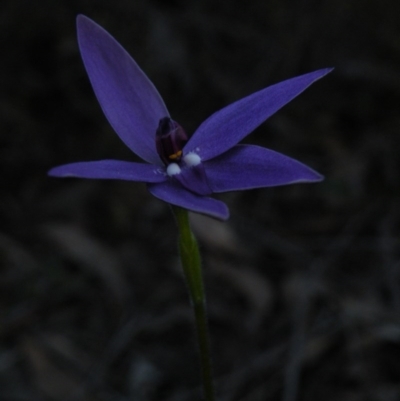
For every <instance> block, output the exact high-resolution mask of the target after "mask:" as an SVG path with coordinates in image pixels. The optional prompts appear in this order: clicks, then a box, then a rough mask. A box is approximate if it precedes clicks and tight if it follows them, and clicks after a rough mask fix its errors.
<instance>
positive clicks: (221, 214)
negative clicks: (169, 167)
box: [147, 180, 229, 220]
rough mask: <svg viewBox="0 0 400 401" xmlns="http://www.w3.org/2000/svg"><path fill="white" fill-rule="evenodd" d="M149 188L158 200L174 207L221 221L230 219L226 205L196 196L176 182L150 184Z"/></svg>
mask: <svg viewBox="0 0 400 401" xmlns="http://www.w3.org/2000/svg"><path fill="white" fill-rule="evenodd" d="M147 188H148V190H149V191H150V193H151V194H153V195H154V196H155V197H156V198H159V199H161V200H163V201H165V202H167V203H170V204H172V205H175V206H180V207H183V208H184V209H188V210H191V211H193V212H197V213H202V214H206V215H208V216H211V217H214V218H216V219H219V220H227V219H228V218H229V210H228V207H227V206H226V205H225V203H223V202H221V201H219V200H216V199H213V198H208V197H206V196H200V195H196V194H194V193H193V192H190V191H188V190H187V189H185V188H184V187H182V186H181V185H180V183H179V182H177V181H175V180H168V181H166V182H163V183H161V184H148V185H147Z"/></svg>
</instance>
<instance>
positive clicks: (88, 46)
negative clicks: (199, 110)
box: [77, 15, 169, 165]
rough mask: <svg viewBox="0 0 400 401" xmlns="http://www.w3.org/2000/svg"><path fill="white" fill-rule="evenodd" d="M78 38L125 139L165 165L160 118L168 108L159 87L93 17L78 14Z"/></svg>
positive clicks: (95, 82) (114, 123)
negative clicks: (158, 142) (158, 139)
mask: <svg viewBox="0 0 400 401" xmlns="http://www.w3.org/2000/svg"><path fill="white" fill-rule="evenodd" d="M77 27H78V42H79V48H80V51H81V55H82V59H83V62H84V64H85V67H86V71H87V73H88V75H89V78H90V82H91V83H92V86H93V90H94V92H95V94H96V96H97V99H98V101H99V103H100V105H101V107H102V109H103V112H104V114H105V116H106V117H107V119H108V121H109V122H110V124H111V126H112V127H113V128H114V130H115V132H116V133H117V134H118V135H119V137H120V138H121V139H122V141H123V142H124V143H125V144H126V145H127V146H128V147H129V148H130V149H131V150H132V151H133V152H135V153H136V154H137V155H138V156H140V157H141V158H142V159H144V160H146V161H148V162H150V163H153V164H159V165H161V164H162V163H161V160H160V158H159V156H158V154H157V152H156V148H155V134H156V130H157V127H158V122H159V120H160V119H161V118H163V117H166V116H168V115H169V114H168V110H167V108H166V107H165V104H164V102H163V100H162V98H161V96H160V95H159V93H158V92H157V89H156V88H155V87H154V85H153V84H152V83H151V81H150V80H149V79H148V78H147V76H146V75H145V74H144V72H143V71H142V70H141V69H140V67H139V66H138V65H137V64H136V62H135V61H134V60H133V59H132V57H131V56H130V55H129V54H128V53H127V52H126V50H125V49H124V48H123V47H122V46H121V45H120V44H119V43H118V42H117V41H116V40H115V39H114V38H113V37H112V36H111V35H110V34H109V33H108V32H106V31H105V30H104V29H103V28H102V27H100V26H99V25H97V24H96V23H95V22H93V21H92V20H90V19H89V18H87V17H85V16H83V15H79V16H78V18H77Z"/></svg>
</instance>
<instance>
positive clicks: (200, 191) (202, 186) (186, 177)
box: [173, 163, 212, 196]
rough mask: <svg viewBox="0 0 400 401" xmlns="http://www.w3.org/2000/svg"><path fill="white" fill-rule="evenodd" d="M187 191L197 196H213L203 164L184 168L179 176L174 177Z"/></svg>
mask: <svg viewBox="0 0 400 401" xmlns="http://www.w3.org/2000/svg"><path fill="white" fill-rule="evenodd" d="M173 177H174V178H175V179H176V180H178V181H179V182H180V183H181V184H182V185H183V186H184V187H185V188H186V189H188V190H189V191H192V192H194V193H195V194H197V195H203V196H204V195H211V194H212V190H211V188H210V185H209V184H208V179H207V176H206V172H205V170H204V165H203V164H202V163H200V164H198V165H197V166H193V167H186V168H183V169H182V171H181V172H180V173H179V174H175V175H174V176H173Z"/></svg>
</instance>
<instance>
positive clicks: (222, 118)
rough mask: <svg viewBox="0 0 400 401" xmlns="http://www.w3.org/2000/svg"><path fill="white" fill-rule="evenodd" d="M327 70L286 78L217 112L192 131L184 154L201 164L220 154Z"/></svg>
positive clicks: (327, 70) (329, 69) (328, 70)
mask: <svg viewBox="0 0 400 401" xmlns="http://www.w3.org/2000/svg"><path fill="white" fill-rule="evenodd" d="M330 71H332V69H331V68H326V69H323V70H319V71H314V72H311V73H309V74H305V75H301V76H299V77H296V78H292V79H288V80H287V81H283V82H280V83H278V84H275V85H272V86H270V87H268V88H266V89H263V90H261V91H259V92H256V93H253V94H252V95H250V96H247V97H245V98H243V99H241V100H238V101H237V102H235V103H232V104H230V105H229V106H227V107H225V108H223V109H222V110H219V111H217V112H216V113H214V114H213V115H212V116H210V117H209V118H208V119H207V120H205V121H204V122H203V123H202V124H201V125H200V127H199V128H198V129H197V130H196V132H195V133H194V134H193V136H192V138H190V140H189V142H188V143H187V144H186V146H185V148H184V154H187V153H189V152H196V153H198V154H199V156H200V157H201V159H202V160H203V161H205V160H209V159H211V158H213V157H215V156H218V155H220V154H222V153H224V152H225V151H227V150H228V149H230V148H232V147H233V146H234V145H236V144H237V143H238V142H239V141H240V140H242V139H243V138H244V137H245V136H246V135H248V134H250V132H252V131H253V130H254V129H255V128H257V127H258V126H259V125H260V124H261V123H262V122H263V121H265V120H266V119H267V118H268V117H270V116H271V115H272V114H274V113H275V112H276V111H278V110H279V109H280V108H281V107H283V106H284V105H285V104H286V103H288V102H290V101H291V100H292V99H293V98H295V97H296V96H297V95H299V94H300V93H301V92H303V91H304V90H305V89H306V88H307V87H308V86H310V85H311V84H312V83H313V82H315V81H316V80H317V79H319V78H322V77H323V76H324V75H326V74H328V72H330Z"/></svg>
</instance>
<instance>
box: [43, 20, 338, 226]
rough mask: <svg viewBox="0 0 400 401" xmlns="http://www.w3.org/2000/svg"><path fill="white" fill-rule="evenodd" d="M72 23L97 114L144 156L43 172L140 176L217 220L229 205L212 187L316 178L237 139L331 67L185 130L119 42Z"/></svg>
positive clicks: (92, 26) (88, 24)
mask: <svg viewBox="0 0 400 401" xmlns="http://www.w3.org/2000/svg"><path fill="white" fill-rule="evenodd" d="M77 25H78V42H79V48H80V51H81V55H82V58H83V62H84V64H85V67H86V71H87V73H88V75H89V78H90V81H91V83H92V86H93V89H94V92H95V94H96V96H97V99H98V101H99V103H100V105H101V107H102V109H103V112H104V114H105V115H106V117H107V119H108V121H109V122H110V124H111V126H112V127H113V128H114V130H115V132H116V133H117V134H118V136H119V137H120V138H121V140H122V141H123V142H124V143H125V144H126V145H127V146H128V147H129V148H130V149H131V150H132V152H134V153H136V154H137V155H138V156H139V157H140V158H142V159H143V160H144V161H145V162H147V163H135V162H128V161H118V160H100V161H91V162H79V163H72V164H67V165H63V166H59V167H55V168H53V169H52V170H50V171H49V174H50V175H52V176H56V177H80V178H101V179H120V180H129V181H139V182H145V183H146V184H147V188H148V190H149V191H150V193H152V194H153V195H154V196H155V197H157V198H159V199H162V200H163V201H165V202H168V203H171V204H173V205H176V206H180V207H183V208H185V209H188V210H191V211H194V212H198V213H203V214H206V215H209V216H212V217H215V218H218V219H221V220H225V219H227V218H228V217H229V210H228V208H227V206H226V205H225V204H224V203H223V202H221V201H219V200H216V199H213V198H210V195H211V194H213V193H219V192H227V191H236V190H243V189H251V188H259V187H272V186H277V185H285V184H293V183H300V182H314V181H320V180H321V179H322V176H321V175H320V174H318V173H317V172H315V171H314V170H312V169H310V168H309V167H307V166H305V165H304V164H302V163H300V162H298V161H296V160H293V159H291V158H289V157H287V156H284V155H282V154H280V153H277V152H274V151H272V150H269V149H265V148H261V147H258V146H253V145H238V142H239V141H240V140H242V139H243V138H244V137H245V136H247V135H248V134H250V133H251V132H252V131H253V130H254V129H255V128H256V127H258V126H259V125H260V124H261V123H262V122H263V121H265V120H266V119H267V118H268V117H270V116H271V115H272V114H274V113H275V112H276V111H278V110H279V109H280V108H281V107H282V106H284V105H285V104H286V103H288V102H290V101H291V100H292V99H293V98H295V97H296V96H297V95H299V94H300V93H301V92H303V91H304V90H305V89H306V88H307V87H308V86H310V85H311V84H312V83H313V82H315V81H316V80H318V79H319V78H321V77H323V76H324V75H326V74H327V73H328V72H330V71H331V69H323V70H318V71H315V72H311V73H309V74H305V75H301V76H299V77H296V78H292V79H289V80H287V81H284V82H281V83H278V84H275V85H272V86H270V87H268V88H266V89H262V90H260V91H259V92H256V93H253V94H251V95H250V96H247V97H245V98H243V99H241V100H238V101H236V102H235V103H232V104H231V105H229V106H227V107H225V108H223V109H222V110H220V111H217V112H216V113H214V114H213V115H212V116H210V117H209V118H208V119H206V120H205V121H204V122H203V123H202V124H201V125H200V126H199V128H198V129H197V130H196V132H195V133H194V134H193V135H192V136H191V137H190V138H188V137H187V135H186V133H185V131H184V130H183V128H182V127H181V126H180V125H179V124H178V123H176V122H175V121H173V120H172V119H171V118H170V116H169V113H168V110H167V108H166V106H165V104H164V102H163V100H162V98H161V96H160V95H159V93H158V92H157V90H156V88H155V87H154V85H153V84H152V83H151V82H150V80H149V79H148V78H147V76H146V75H145V74H144V73H143V71H142V70H141V69H140V68H139V66H138V65H137V64H136V62H135V61H134V60H133V59H132V58H131V57H130V55H129V54H128V53H127V52H126V51H125V50H124V49H123V48H122V46H121V45H120V44H119V43H118V42H117V41H116V40H115V39H114V38H113V37H112V36H111V35H110V34H108V33H107V32H106V31H105V30H104V29H103V28H101V27H100V26H99V25H97V24H96V23H94V22H93V21H92V20H90V19H89V18H87V17H85V16H82V15H80V16H78V18H77Z"/></svg>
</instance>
